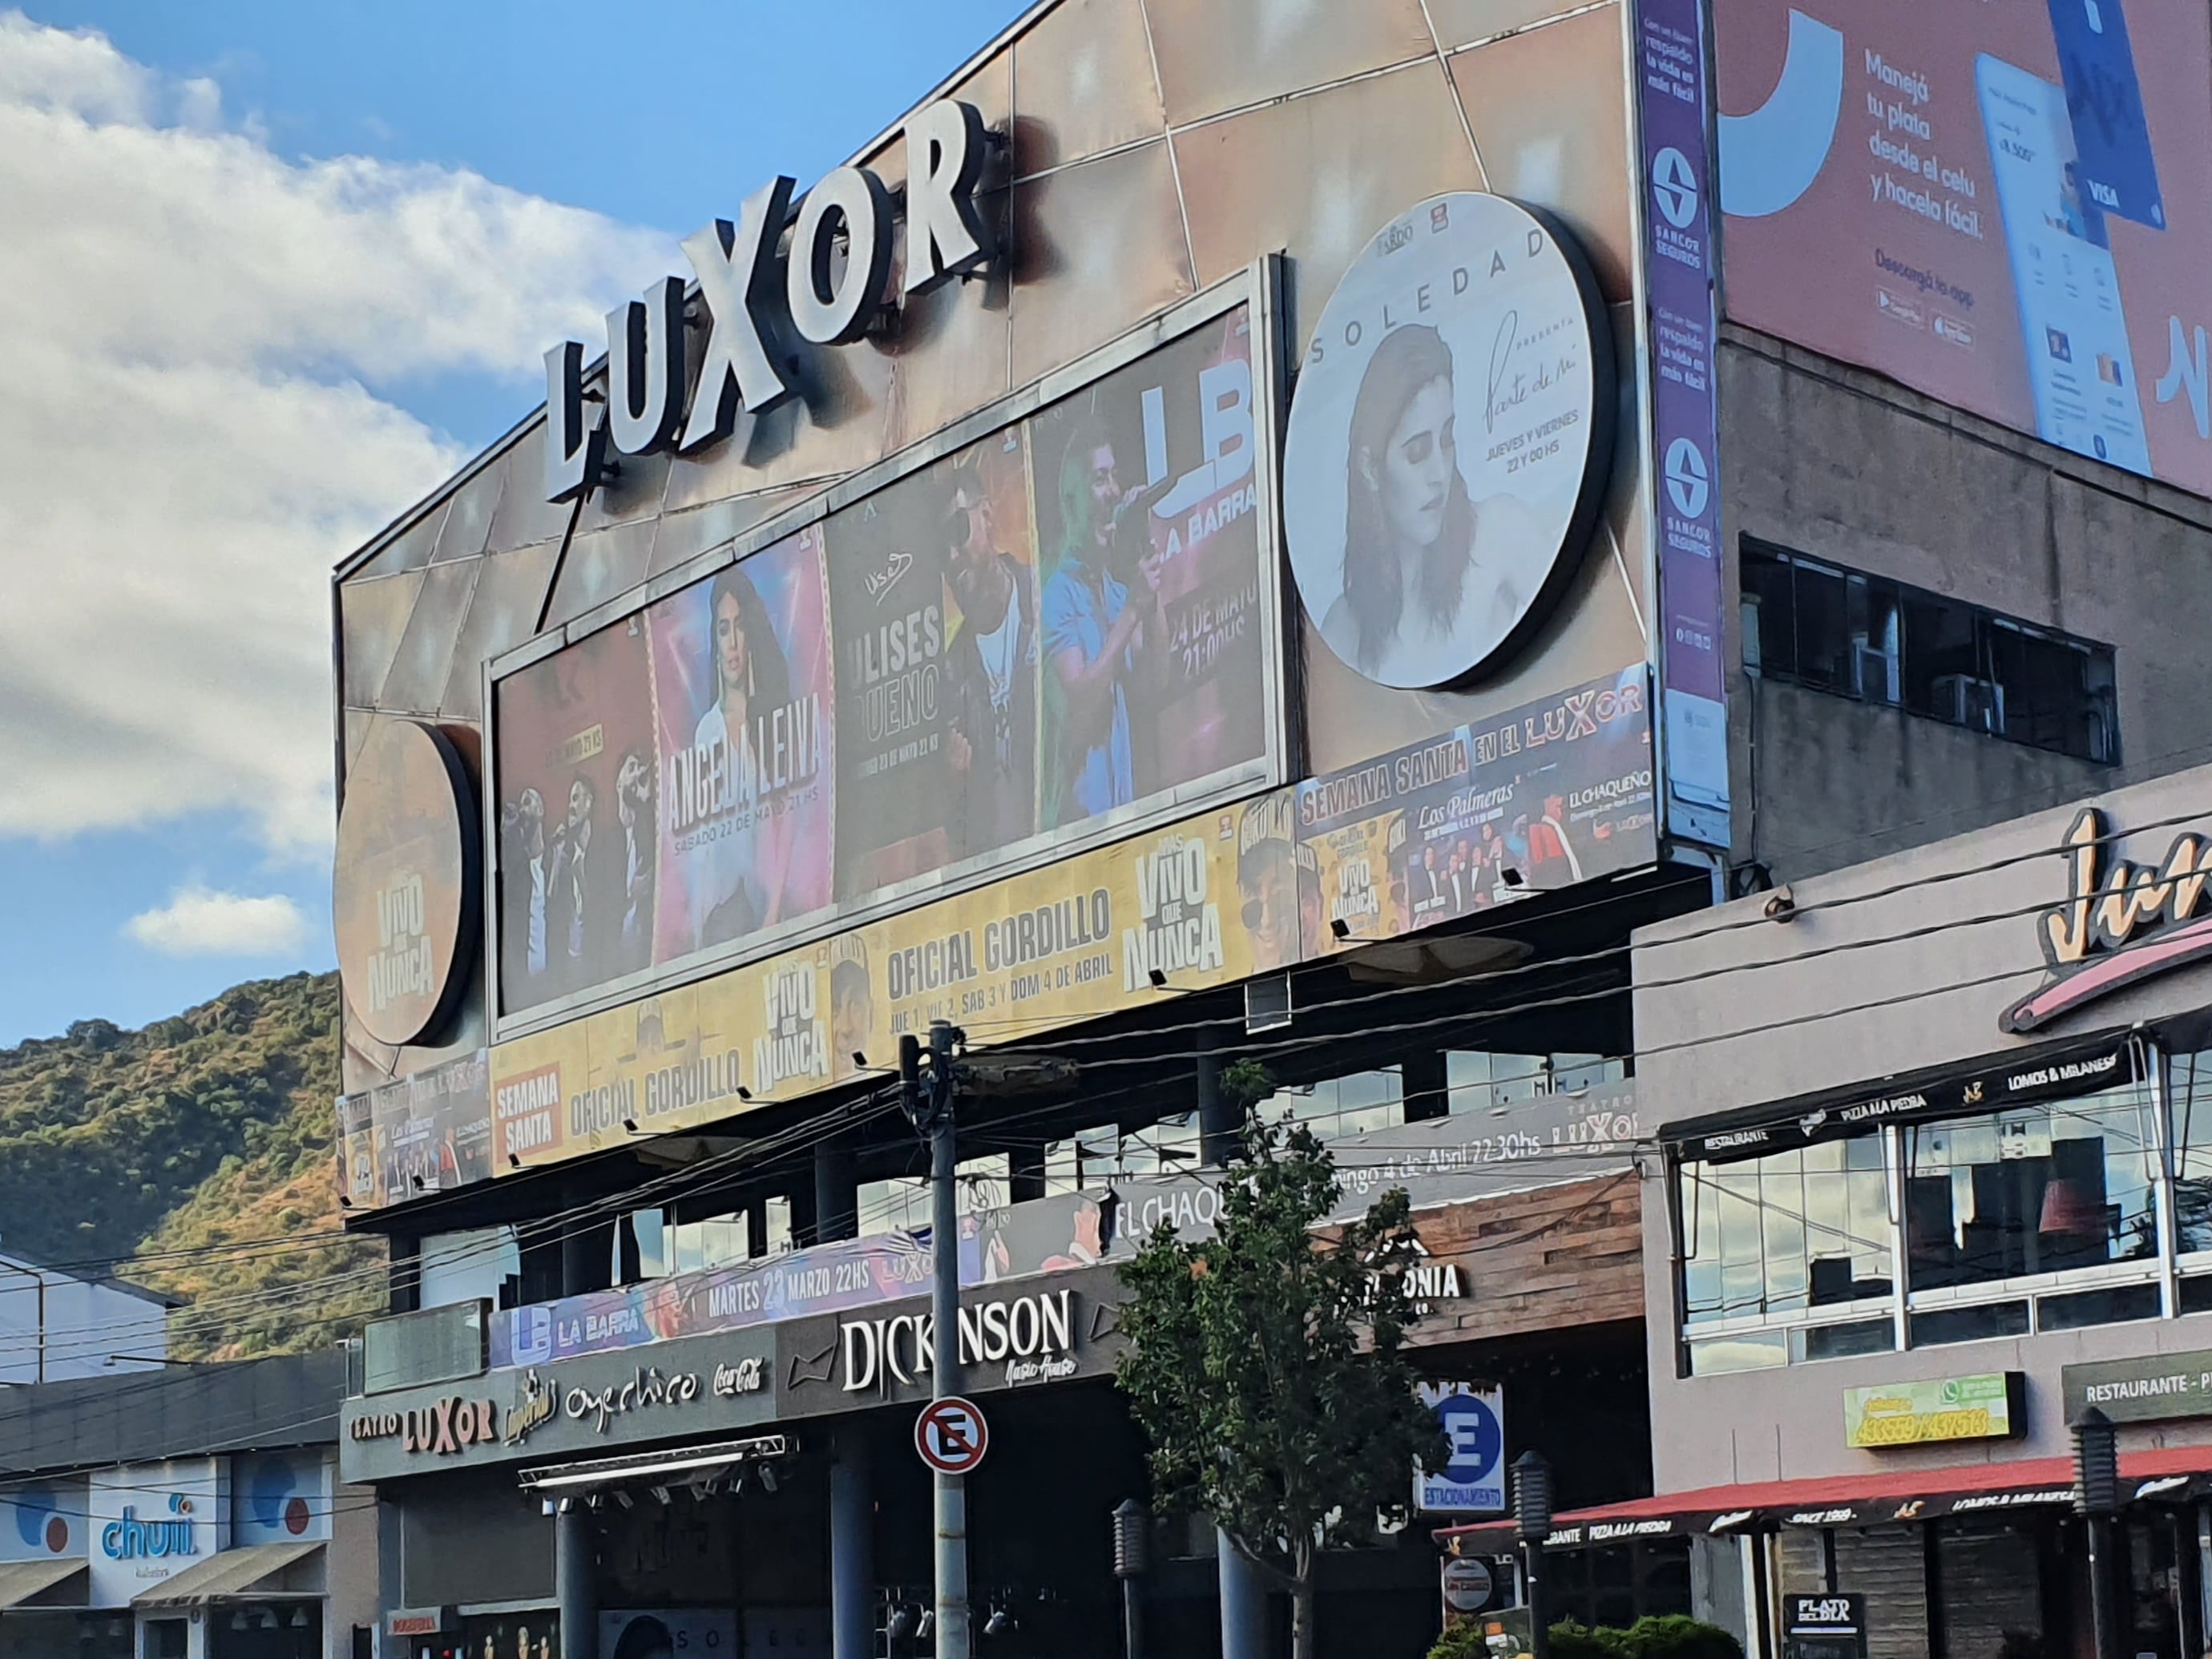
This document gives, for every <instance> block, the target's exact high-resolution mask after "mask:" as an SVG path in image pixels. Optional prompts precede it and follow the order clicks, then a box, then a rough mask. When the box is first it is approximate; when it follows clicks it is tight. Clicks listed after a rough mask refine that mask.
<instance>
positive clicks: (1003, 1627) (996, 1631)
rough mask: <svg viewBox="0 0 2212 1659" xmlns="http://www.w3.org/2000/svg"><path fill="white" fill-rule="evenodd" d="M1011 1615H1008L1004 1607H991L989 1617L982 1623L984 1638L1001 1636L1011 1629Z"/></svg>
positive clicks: (1012, 1621)
mask: <svg viewBox="0 0 2212 1659" xmlns="http://www.w3.org/2000/svg"><path fill="white" fill-rule="evenodd" d="M1013 1623H1014V1618H1013V1615H1012V1613H1008V1612H1007V1611H1006V1609H1005V1608H1004V1607H993V1608H992V1609H991V1616H990V1617H989V1618H988V1619H986V1620H984V1621H983V1634H984V1635H986V1636H1002V1635H1004V1634H1005V1633H1006V1632H1007V1631H1009V1630H1011V1629H1012V1628H1013Z"/></svg>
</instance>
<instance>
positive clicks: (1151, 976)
mask: <svg viewBox="0 0 2212 1659" xmlns="http://www.w3.org/2000/svg"><path fill="white" fill-rule="evenodd" d="M1145 977H1146V979H1148V980H1150V981H1152V989H1154V990H1155V991H1164V990H1166V989H1167V988H1168V976H1167V975H1165V974H1164V973H1162V972H1161V971H1160V970H1159V969H1157V968H1147V969H1145Z"/></svg>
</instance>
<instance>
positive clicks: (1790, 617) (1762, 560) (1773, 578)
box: [1742, 548, 1797, 680]
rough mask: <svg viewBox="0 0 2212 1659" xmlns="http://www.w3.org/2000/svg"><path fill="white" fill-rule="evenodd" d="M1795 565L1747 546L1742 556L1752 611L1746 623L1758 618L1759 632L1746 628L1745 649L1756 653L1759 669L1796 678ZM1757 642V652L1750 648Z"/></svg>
mask: <svg viewBox="0 0 2212 1659" xmlns="http://www.w3.org/2000/svg"><path fill="white" fill-rule="evenodd" d="M1793 574H1796V567H1795V566H1793V565H1790V564H1788V563H1786V562H1784V561H1783V560H1780V559H1777V558H1773V557H1761V556H1759V555H1757V554H1754V553H1753V552H1752V551H1751V550H1750V549H1749V548H1746V549H1745V550H1744V556H1743V570H1742V579H1743V597H1744V599H1745V602H1746V603H1745V607H1744V608H1745V610H1746V611H1747V612H1748V613H1749V614H1748V615H1747V617H1746V623H1747V624H1748V623H1749V622H1750V620H1751V619H1752V618H1753V617H1755V618H1757V620H1758V624H1759V631H1758V633H1757V634H1756V635H1753V633H1751V631H1750V629H1749V627H1748V625H1747V627H1746V629H1745V652H1746V654H1747V655H1753V654H1755V655H1756V657H1757V659H1758V665H1759V672H1760V673H1762V674H1776V675H1779V676H1780V677H1781V678H1784V679H1785V680H1794V679H1796V678H1797V603H1796V598H1795V597H1794V595H1793V593H1792V592H1791V587H1790V578H1791V576H1792V575H1793ZM1754 640H1755V641H1757V647H1758V648H1757V651H1756V653H1753V651H1752V649H1751V647H1752V643H1753V641H1754Z"/></svg>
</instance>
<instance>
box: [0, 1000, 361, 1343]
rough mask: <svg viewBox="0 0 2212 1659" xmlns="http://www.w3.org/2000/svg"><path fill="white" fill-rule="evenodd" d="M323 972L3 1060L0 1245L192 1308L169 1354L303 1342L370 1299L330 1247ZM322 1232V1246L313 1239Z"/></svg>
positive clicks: (327, 1338)
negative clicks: (106, 1275)
mask: <svg viewBox="0 0 2212 1659" xmlns="http://www.w3.org/2000/svg"><path fill="white" fill-rule="evenodd" d="M337 1013H338V990H337V975H335V974H295V975H291V976H290V977H289V978H287V979H275V980H252V981H247V982H246V983H245V984H243V985H238V986H234V987H232V988H231V989H229V990H228V991H226V992H224V993H223V994H222V995H221V996H219V997H216V999H215V1000H213V1001H211V1002H208V1003H204V1004H203V1005H201V1006H199V1007H197V1008H193V1009H191V1010H188V1011H187V1012H185V1013H182V1014H179V1015H177V1016H175V1017H173V1018H169V1019H163V1020H157V1021H155V1023H154V1024H151V1025H149V1026H147V1027H145V1028H144V1029H143V1030H137V1031H126V1030H122V1029H121V1028H119V1027H118V1026H116V1025H113V1024H110V1023H109V1022H107V1021H106V1020H104V1019H87V1020H79V1021H78V1022H77V1023H76V1024H74V1025H72V1026H70V1029H69V1030H68V1031H67V1033H66V1034H64V1036H58V1037H48V1038H40V1039H33V1040H32V1041H29V1042H23V1043H21V1044H20V1045H18V1046H17V1047H15V1048H0V1226H3V1227H4V1232H0V1243H4V1245H5V1247H6V1249H8V1251H9V1253H10V1254H12V1255H21V1256H24V1257H27V1258H28V1259H30V1260H32V1261H40V1262H46V1263H51V1264H52V1265H53V1266H56V1267H65V1268H70V1269H71V1270H74V1271H79V1272H102V1271H105V1272H111V1273H114V1274H115V1275H116V1276H117V1277H119V1278H125V1279H131V1280H133V1281H135V1282H137V1283H139V1284H142V1285H149V1286H152V1287H154V1288H156V1289H160V1290H163V1291H168V1292H170V1293H171V1294H173V1295H176V1296H180V1297H188V1298H190V1299H191V1301H192V1302H193V1303H195V1304H197V1306H196V1307H188V1308H185V1309H182V1310H179V1311H178V1312H177V1313H176V1314H174V1315H173V1316H172V1350H171V1351H172V1352H174V1353H176V1354H178V1355H179V1356H180V1357H182V1358H231V1357H234V1356H237V1355H241V1354H253V1353H270V1352H284V1351H288V1350H297V1349H301V1348H309V1347H317V1346H323V1345H324V1344H326V1343H328V1342H331V1341H334V1340H337V1338H338V1337H340V1336H343V1335H346V1334H350V1333H351V1332H353V1331H354V1330H356V1329H358V1328H359V1326H360V1322H361V1318H362V1316H363V1315H364V1314H366V1313H368V1312H370V1311H373V1310H374V1309H375V1308H376V1307H377V1306H378V1305H380V1301H381V1290H380V1287H379V1286H377V1285H374V1282H373V1281H372V1280H370V1279H367V1278H360V1277H356V1278H351V1279H349V1278H347V1277H346V1275H362V1274H363V1273H365V1270H369V1269H373V1268H374V1267H376V1265H377V1264H378V1263H379V1262H380V1260H381V1259H382V1249H381V1246H380V1244H377V1243H374V1242H372V1241H368V1240H361V1239H345V1238H340V1237H337V1231H338V1212H337V1197H336V1194H335V1191H334V1188H333V1186H332V1182H331V1125H332V1116H331V1111H332V1106H331V1103H332V1099H333V1097H335V1096H336V1094H337V1076H338V1067H337ZM318 1235H321V1236H325V1237H316V1236H318Z"/></svg>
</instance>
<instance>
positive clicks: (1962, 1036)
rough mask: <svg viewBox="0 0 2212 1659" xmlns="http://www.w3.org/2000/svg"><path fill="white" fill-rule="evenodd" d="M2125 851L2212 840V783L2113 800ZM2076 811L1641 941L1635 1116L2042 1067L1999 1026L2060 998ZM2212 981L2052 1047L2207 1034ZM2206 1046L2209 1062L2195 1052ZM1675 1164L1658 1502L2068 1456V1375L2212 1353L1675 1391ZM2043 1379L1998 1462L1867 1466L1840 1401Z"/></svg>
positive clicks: (1656, 1372)
mask: <svg viewBox="0 0 2212 1659" xmlns="http://www.w3.org/2000/svg"><path fill="white" fill-rule="evenodd" d="M2101 804H2102V805H2104V806H2105V807H2106V811H2107V812H2108V813H2109V815H2110V822H2111V823H2112V827H2113V828H2114V829H2121V830H2124V829H2130V828H2131V827H2136V826H2155V827H2144V828H2142V829H2141V832H2140V833H2139V834H2136V835H2135V836H2132V837H2130V839H2128V840H2126V841H2124V842H2122V843H2121V844H2120V846H2119V848H2118V856H2120V857H2124V858H2130V859H2133V860H2137V861H2143V860H2152V859H2156V858H2160V857H2162V856H2163V854H2165V852H2166V848H2167V847H2168V846H2169V844H2170V843H2171V842H2172V839H2173V837H2174V836H2175V835H2177V834H2178V833H2179V832H2180V831H2181V830H2183V829H2197V830H2198V831H2199V832H2200V833H2201V832H2203V830H2204V829H2206V828H2207V827H2208V824H2212V768H2197V769H2192V770H2190V771H2187V772H2183V773H2179V774H2175V775H2170V776H2168V777H2166V778H2163V779H2160V780H2158V781H2154V782H2152V783H2148V784H2145V785H2142V786H2139V787H2135V788H2131V789H2129V790H2126V791H2123V792H2121V793H2118V795H2114V796H2107V797H2104V798H2102V801H2101ZM2074 814H2075V807H2073V806H2071V805H2069V806H2067V807H2063V808H2060V809H2058V810H2056V811H2049V812H2045V813H2041V814H2038V815H2036V816H2033V817H2027V818H2023V819H2019V820H2016V821H2014V822H2009V823H2004V824H2002V825H2000V826H1998V827H1996V828H1993V829H1988V830H1985V831H1983V832H1981V833H1978V834H1975V835H1971V836H1960V837H1956V838H1954V839H1951V840H1948V841H1944V842H1936V843H1934V844H1932V845H1929V846H1926V847H1923V848H1919V849H1917V850H1915V851H1912V852H1908V853H1905V854H1898V855H1896V856H1893V857H1891V858H1887V859H1883V860H1877V861H1875V862H1872V863H1868V864H1862V865H1858V866H1853V867H1851V868H1849V869H1844V870H1839V871H1836V872H1832V873H1831V874H1827V875H1824V876H1818V877H1814V878H1808V879H1805V880H1802V881H1798V882H1796V883H1795V884H1793V896H1794V898H1795V899H1796V904H1797V907H1798V910H1797V915H1796V919H1795V920H1793V921H1790V922H1789V923H1788V924H1786V925H1783V924H1778V923H1775V922H1772V921H1766V920H1765V919H1764V918H1763V915H1762V912H1763V909H1764V907H1765V904H1766V903H1767V902H1768V899H1769V896H1768V895H1765V894H1759V895H1754V896H1752V897H1750V898H1747V899H1744V900H1741V901H1738V902H1735V903H1733V904H1729V905H1725V906H1723V907H1721V908H1717V909H1713V910H1707V911H1703V912H1700V913H1699V914H1697V915H1691V916H1686V917H1681V918H1679V919H1676V920H1674V921H1666V922H1661V923H1658V924H1656V925H1654V926H1652V927H1648V928H1644V929H1642V930H1640V931H1639V932H1638V933H1637V935H1636V949H1635V978H1636V987H1637V988H1636V994H1635V995H1636V1029H1637V1043H1638V1049H1639V1051H1640V1058H1639V1060H1638V1085H1639V1094H1638V1099H1639V1103H1640V1104H1641V1109H1642V1115H1643V1121H1644V1125H1645V1127H1646V1129H1647V1132H1648V1131H1649V1130H1650V1128H1651V1127H1654V1126H1659V1127H1663V1126H1665V1125H1667V1124H1669V1123H1674V1122H1679V1121H1681V1120H1683V1119H1686V1118H1703V1117H1705V1116H1708V1115H1711V1114H1714V1113H1717V1112H1721V1111H1725V1110H1728V1109H1732V1108H1738V1107H1746V1106H1755V1105H1760V1104H1765V1103H1775V1102H1782V1101H1787V1100H1790V1099H1793V1098H1795V1097H1801V1096H1805V1095H1809V1094H1813V1093H1816V1092H1819V1091H1826V1090H1831V1089H1840V1088H1844V1087H1849V1086H1857V1085H1876V1084H1879V1083H1880V1082H1881V1080H1882V1079H1885V1078H1887V1077H1891V1076H1897V1075H1902V1074H1904V1073H1911V1072H1915V1071H1918V1070H1922V1069H1924V1068H1928V1067H1932V1066H1947V1065H1952V1064H1962V1063H1964V1062H1967V1061H1970V1060H1976V1059H1978V1058H1983V1057H1986V1056H1991V1055H2002V1054H2005V1053H2008V1052H2011V1051H2017V1050H2021V1049H2025V1048H2029V1047H2031V1046H2033V1045H2031V1044H2030V1043H2029V1042H2027V1040H2026V1039H2023V1038H2021V1037H2015V1036H2008V1035H2006V1034H2004V1033H2003V1032H2002V1031H2000V1030H1998V1027H1997V1017H1998V1015H1999V1013H2000V1012H2002V1010H2003V1009H2004V1008H2005V1007H2006V1006H2008V1005H2009V1004H2010V1003H2012V1002H2013V1001H2015V1000H2017V999H2018V998H2020V997H2021V996H2022V995H2024V994H2027V993H2028V992H2029V991H2031V990H2033V988H2035V987H2037V986H2039V984H2041V983H2042V982H2043V981H2044V979H2045V969H2044V967H2043V962H2042V957H2041V954H2040V949H2039V945H2038V942H2037V933H2036V921H2035V915H2034V913H2035V912H2036V911H2037V910H2038V909H2039V908H2041V907H2043V906H2045V905H2050V904H2052V903H2055V902H2057V901H2058V900H2059V899H2060V898H2062V897H2063V896H2064V894H2065V890H2066V888H2065V870H2064V866H2063V863H2062V861H2061V860H2060V859H2059V857H2058V856H2057V853H2056V851H2055V849H2056V848H2057V846H2058V843H2059V841H2060V838H2061V837H2062V836H2063V834H2064V833H2065V831H2066V829H2067V828H2068V827H2069V825H2070V824H2071V823H2072V822H2073V818H2074ZM2208 1007H2212V966H2207V965H2203V964H2200V965H2198V966H2197V967H2196V968H2193V969H2179V970H2177V971H2175V972H2173V973H2171V974H2168V975H2163V976H2161V977H2159V978H2155V979H2151V980H2148V981H2144V982H2142V983H2141V984H2139V985H2137V986H2135V987H2130V988H2129V989H2126V990H2123V991H2120V992H2118V993H2117V994H2113V995H2112V996H2111V997H2109V998H2107V999H2106V1000H2103V1001H2100V1002H2098V1003H2095V1004H2093V1005H2091V1006H2088V1007H2086V1008H2083V1009H2082V1010H2081V1011H2080V1012H2079V1014H2078V1015H2077V1016H2075V1018H2072V1019H2070V1020H2066V1021H2061V1022H2057V1023H2055V1024H2054V1027H2053V1029H2052V1030H2050V1031H2049V1032H2048V1033H2047V1034H2045V1038H2044V1040H2045V1041H2049V1040H2051V1039H2054V1038H2059V1037H2065V1036H2078V1035H2081V1034H2084V1033H2088V1032H2093V1031H2100V1030H2126V1029H2128V1028H2129V1027H2130V1026H2132V1025H2134V1024H2137V1023H2138V1022H2148V1023H2153V1024H2157V1023H2160V1022H2173V1021H2187V1020H2190V1019H2191V1018H2192V1017H2195V1018H2198V1019H2201V1017H2202V1015H2203V1011H2204V1010H2206V1009H2207V1008H2208ZM2191 1040H2192V1041H2199V1040H2201V1038H2200V1037H2197V1036H2194V1035H2193V1034H2192V1036H2191ZM1661 1166H1662V1160H1661V1159H1660V1158H1656V1157H1654V1158H1646V1159H1645V1170H1646V1178H1645V1188H1644V1262H1645V1291H1646V1297H1645V1320H1646V1332H1647V1338H1648V1340H1649V1343H1650V1364H1651V1401H1652V1422H1653V1425H1654V1431H1655V1432H1654V1437H1653V1440H1654V1462H1655V1474H1656V1478H1657V1483H1658V1489H1659V1490H1660V1491H1662V1492H1670V1491H1675V1492H1679V1491H1687V1490H1692V1489H1696V1488H1699V1487H1703V1486H1716V1485H1721V1484H1724V1483H1728V1482H1731V1481H1736V1480H1777V1479H1795V1478H1799V1477H1804V1476H1814V1475H1826V1474H1849V1473H1852V1472H1856V1471H1869V1470H1874V1469H1877V1468H1881V1469H1896V1468H1910V1467H1913V1466H1914V1465H1916V1464H1922V1463H1928V1464H1943V1465H1955V1464H1957V1463H1960V1462H1965V1461H1968V1460H1971V1459H1973V1458H1975V1457H1978V1456H1986V1457H1988V1458H1990V1459H1992V1460H2004V1459H2013V1458H2021V1457H2037V1456H2057V1455H2063V1454H2064V1453H2066V1452H2067V1451H2068V1449H2069V1446H2068V1443H2067V1439H2066V1435H2065V1431H2064V1425H2063V1407H2062V1406H2061V1404H2060V1397H2059V1390H2058V1383H2059V1371H2060V1368H2061V1367H2063V1366H2064V1365H2068V1364H2074V1363H2075V1362H2077V1361H2081V1360H2086V1359H2092V1358H2113V1357H2118V1356H2122V1355H2128V1354H2145V1353H2150V1352H2172V1351H2175V1350H2179V1349H2187V1348H2203V1347H2212V1316H2197V1317H2191V1318H2185V1319H2178V1320H2170V1321H2156V1322H2142V1323H2136V1324H2127V1325H2114V1326H2106V1327H2102V1328H2093V1329H2089V1330H2083V1331H2074V1332H2066V1333H2063V1334H2059V1333H2054V1334H2048V1335H2039V1336H2033V1337H2027V1338H2021V1339H2018V1340H2004V1341H1996V1342H1982V1343H1971V1344H1966V1343H1961V1344H1955V1345H1947V1346H1941V1347H1934V1348H1923V1349H1919V1350H1916V1351H1913V1352H1903V1353H1891V1354H1881V1355H1876V1356H1874V1357H1871V1358H1855V1359H1838V1360H1827V1361H1822V1362H1819V1363H1814V1364H1798V1365H1792V1366H1789V1367H1786V1368H1781V1369H1776V1370H1762V1371H1754V1372H1747V1373H1744V1374H1741V1375H1737V1376H1718V1377H1696V1378H1680V1377H1678V1376H1676V1374H1675V1372H1676V1362H1675V1351H1674V1344H1675V1340H1676V1337H1677V1335H1678V1332H1677V1330H1676V1328H1675V1322H1674V1300H1673V1285H1672V1274H1673V1265H1672V1261H1671V1257H1670V1251H1671V1243H1670V1240H1669V1237H1668V1198H1667V1194H1666V1192H1665V1188H1664V1182H1663V1180H1662V1168H1661ZM1988 1370H2024V1371H2026V1372H2027V1374H2028V1379H2029V1392H2028V1401H2027V1419H2028V1432H2027V1436H2026V1437H2025V1438H2023V1439H2019V1440H2014V1441H2004V1442H1994V1443H1990V1444H1989V1446H1988V1447H1987V1448H1986V1449H1982V1450H1977V1449H1975V1448H1973V1447H1971V1446H1964V1445H1954V1446H1950V1447H1936V1448H1930V1449H1913V1450H1896V1451H1885V1452H1883V1453H1881V1454H1880V1455H1875V1454H1872V1453H1867V1452H1854V1451H1851V1450H1850V1449H1847V1448H1846V1447H1845V1445H1844V1423H1843V1391H1844V1389H1846V1388H1848V1387H1853V1386H1857V1385H1862V1384H1868V1383H1891V1382H1896V1381H1900V1380H1905V1379H1910V1378H1914V1377H1926V1376H1960V1375H1963V1374H1966V1373H1968V1372H1974V1371H1988ZM2206 1443H2212V1423H2190V1424H2171V1425H2159V1426H2156V1427H2146V1428H2139V1429H2130V1430H2129V1431H2126V1438H2125V1439H2124V1444H2126V1445H2128V1446H2130V1447H2134V1446H2143V1445H2151V1444H2172V1445H2193V1444H2206Z"/></svg>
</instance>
